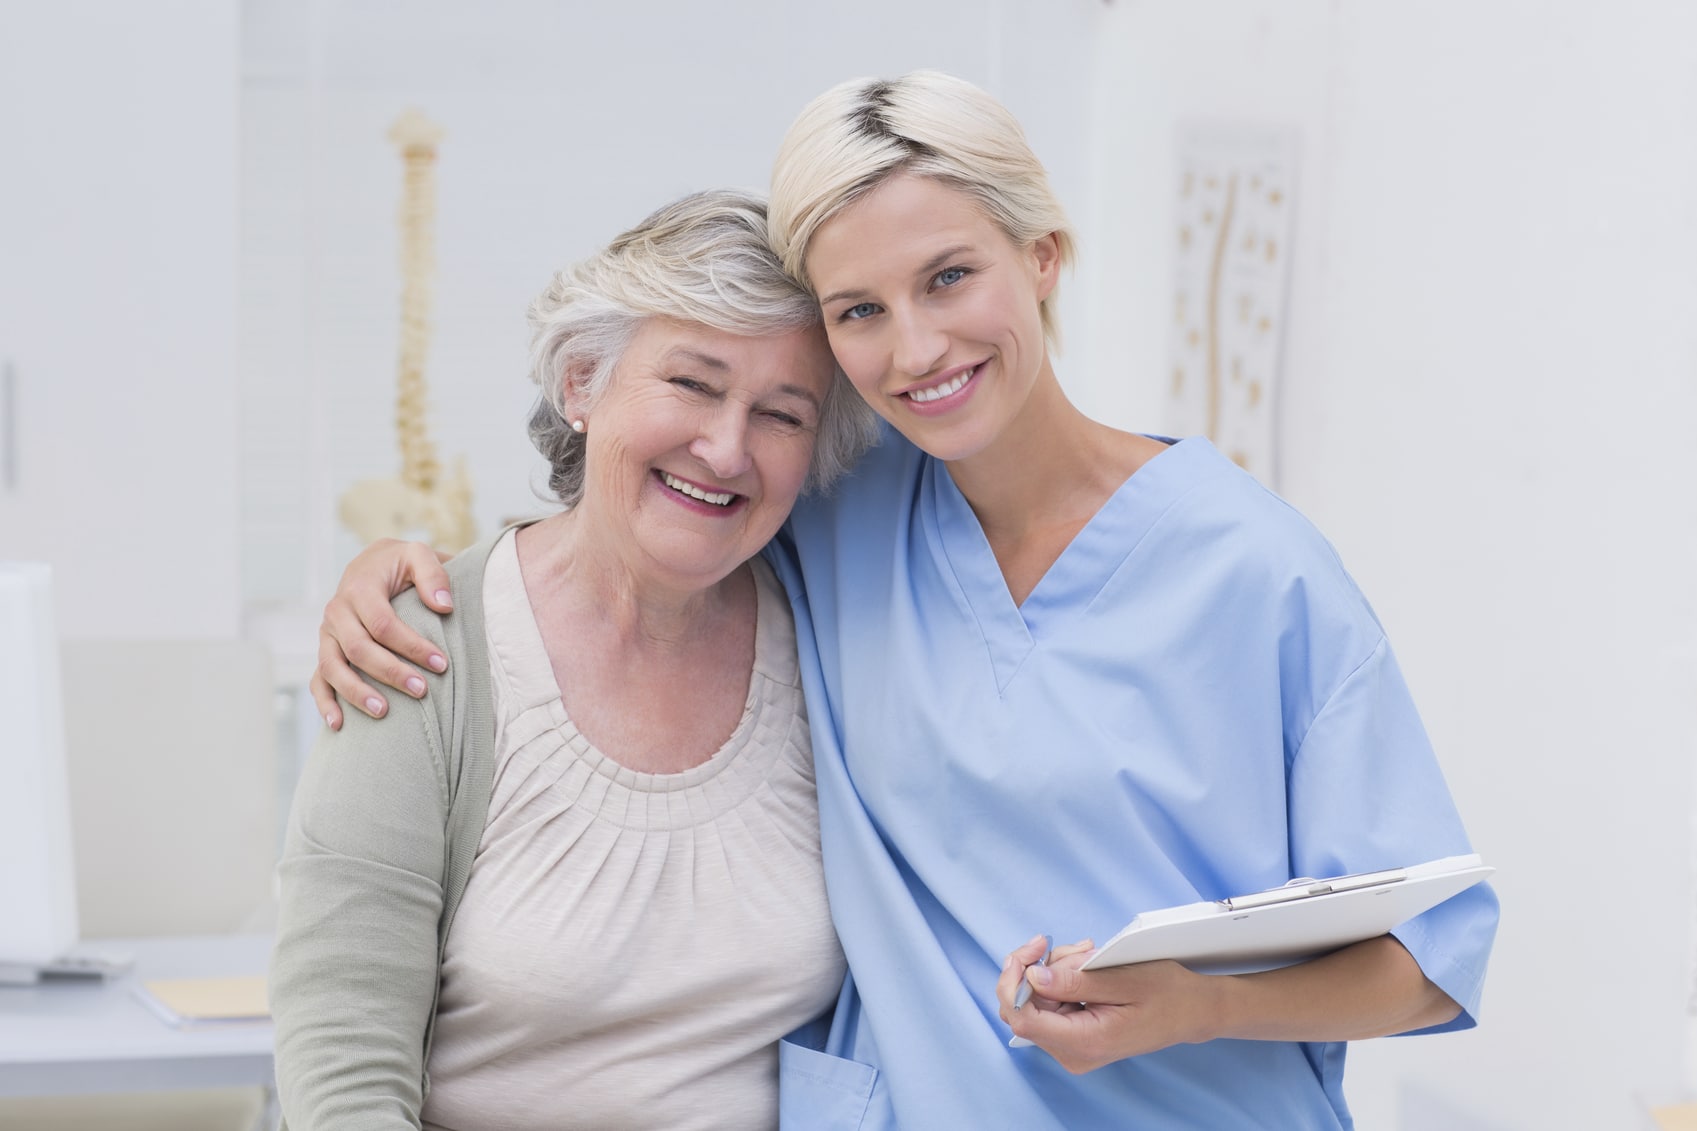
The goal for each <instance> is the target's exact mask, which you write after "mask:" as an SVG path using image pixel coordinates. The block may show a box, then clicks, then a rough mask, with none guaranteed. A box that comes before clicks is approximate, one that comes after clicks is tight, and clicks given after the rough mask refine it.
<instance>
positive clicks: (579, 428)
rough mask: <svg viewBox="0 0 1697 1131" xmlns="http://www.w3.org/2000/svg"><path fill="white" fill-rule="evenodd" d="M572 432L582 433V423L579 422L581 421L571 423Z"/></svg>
mask: <svg viewBox="0 0 1697 1131" xmlns="http://www.w3.org/2000/svg"><path fill="white" fill-rule="evenodd" d="M572 431H573V432H578V433H581V432H582V431H583V421H581V420H574V421H572Z"/></svg>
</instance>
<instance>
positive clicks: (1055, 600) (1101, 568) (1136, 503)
mask: <svg viewBox="0 0 1697 1131" xmlns="http://www.w3.org/2000/svg"><path fill="white" fill-rule="evenodd" d="M1157 438H1159V437H1157ZM1219 458H1220V457H1219V455H1218V453H1217V452H1216V451H1215V449H1214V446H1213V445H1212V444H1210V443H1209V442H1208V441H1207V440H1206V439H1203V438H1201V437H1191V438H1189V439H1186V440H1181V441H1178V442H1177V443H1170V444H1169V446H1168V448H1167V450H1166V451H1164V452H1160V453H1158V454H1157V455H1155V456H1154V457H1153V458H1152V459H1150V460H1149V461H1148V462H1147V463H1145V464H1144V465H1143V466H1142V467H1140V468H1138V469H1137V470H1136V471H1135V472H1133V473H1132V474H1131V475H1130V476H1128V477H1127V478H1126V481H1125V482H1124V483H1121V484H1120V485H1119V487H1118V488H1116V489H1115V491H1114V493H1113V494H1112V495H1109V496H1108V499H1107V501H1106V502H1104V503H1103V504H1102V506H1101V507H1100V508H1099V509H1098V510H1097V511H1096V513H1095V514H1094V515H1092V516H1091V517H1090V521H1088V522H1086V523H1085V524H1084V527H1083V529H1081V530H1080V531H1079V532H1078V534H1077V535H1075V536H1074V537H1073V540H1072V541H1071V542H1070V543H1068V544H1067V547H1066V549H1064V550H1062V551H1061V555H1060V557H1058V558H1056V559H1055V561H1054V563H1053V564H1052V565H1050V566H1049V569H1048V572H1046V573H1045V574H1044V575H1043V576H1042V578H1041V579H1040V580H1039V581H1038V582H1037V586H1036V588H1034V589H1033V590H1032V591H1031V593H1030V594H1029V595H1028V596H1027V597H1026V598H1025V603H1024V604H1015V603H1014V599H1013V594H1012V593H1011V592H1010V591H1009V589H1008V584H1007V579H1006V578H1004V577H1003V576H1002V567H1001V565H1000V564H999V563H998V562H997V561H996V554H995V551H993V550H992V549H991V548H990V540H989V538H987V537H986V536H985V534H984V527H983V526H982V525H980V524H979V521H978V515H977V514H975V513H974V512H973V509H972V504H971V503H969V502H967V501H966V496H965V495H963V494H961V492H960V488H959V487H957V486H955V481H954V478H953V477H952V476H951V475H950V474H949V470H948V466H947V465H946V464H944V463H943V462H942V461H941V460H935V459H933V460H927V461H926V467H925V470H924V479H925V482H924V486H923V488H922V494H921V497H922V498H923V499H924V500H925V501H926V503H927V504H928V505H927V507H926V509H927V510H928V511H929V517H930V520H931V523H932V524H933V528H934V532H935V537H936V540H937V544H938V545H939V546H940V547H941V548H942V551H943V558H944V561H945V562H946V564H947V566H948V568H949V569H950V570H951V571H952V572H953V574H954V578H955V581H956V583H957V584H958V585H959V586H960V591H961V593H962V595H963V597H964V599H965V601H966V604H967V606H968V608H970V609H971V611H972V615H973V617H974V619H975V620H976V621H977V623H978V628H979V631H980V632H981V633H982V634H983V636H984V644H985V647H986V649H987V650H988V653H989V656H990V665H991V667H992V668H993V669H994V672H995V676H996V687H997V690H1006V688H1007V686H1008V684H1009V683H1010V682H1011V681H1012V680H1013V678H1014V676H1015V675H1016V674H1018V672H1019V669H1020V665H1022V664H1023V663H1024V662H1025V658H1026V657H1027V656H1029V655H1030V654H1031V650H1032V649H1033V648H1034V647H1035V646H1036V645H1037V643H1038V641H1040V640H1042V639H1043V638H1044V636H1045V635H1047V634H1050V633H1053V632H1055V631H1059V630H1061V629H1063V628H1064V627H1065V626H1066V624H1067V623H1069V622H1070V621H1072V620H1073V619H1076V618H1078V617H1080V616H1087V615H1088V614H1089V609H1090V605H1091V602H1092V601H1094V600H1095V598H1096V595H1097V594H1098V593H1100V592H1101V590H1102V588H1103V586H1105V585H1106V584H1107V583H1108V580H1109V579H1110V578H1111V577H1113V575H1114V573H1115V571H1116V570H1117V569H1118V568H1119V566H1120V563H1122V562H1123V561H1125V559H1126V558H1127V557H1129V556H1130V555H1131V553H1132V551H1134V550H1135V549H1136V548H1137V545H1138V543H1139V542H1141V541H1142V540H1143V537H1144V536H1145V535H1146V534H1148V533H1149V531H1150V530H1151V529H1153V528H1154V526H1155V523H1156V522H1157V521H1158V520H1159V519H1160V517H1161V515H1162V514H1163V513H1165V512H1166V510H1167V508H1169V507H1171V506H1172V505H1173V503H1174V502H1176V501H1177V500H1178V499H1179V498H1180V497H1182V496H1183V495H1184V494H1185V492H1187V491H1188V490H1190V489H1191V488H1193V487H1195V486H1196V484H1197V483H1198V482H1199V481H1201V479H1202V478H1203V477H1202V476H1201V475H1199V474H1198V471H1199V465H1200V464H1203V463H1206V462H1209V461H1212V460H1217V459H1219Z"/></svg>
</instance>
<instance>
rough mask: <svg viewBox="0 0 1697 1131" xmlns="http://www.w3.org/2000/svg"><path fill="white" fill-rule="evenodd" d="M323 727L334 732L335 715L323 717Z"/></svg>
mask: <svg viewBox="0 0 1697 1131" xmlns="http://www.w3.org/2000/svg"><path fill="white" fill-rule="evenodd" d="M324 725H325V726H327V727H329V728H330V729H331V730H335V729H336V716H335V715H325V716H324Z"/></svg>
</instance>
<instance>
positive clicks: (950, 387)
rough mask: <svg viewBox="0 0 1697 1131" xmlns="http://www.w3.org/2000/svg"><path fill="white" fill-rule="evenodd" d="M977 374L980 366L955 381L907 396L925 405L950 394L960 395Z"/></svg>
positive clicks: (914, 391) (918, 390)
mask: <svg viewBox="0 0 1697 1131" xmlns="http://www.w3.org/2000/svg"><path fill="white" fill-rule="evenodd" d="M977 372H978V366H976V365H974V366H973V367H972V368H971V369H968V370H967V371H966V372H965V373H962V374H961V375H960V376H959V377H956V378H955V379H954V380H953V381H944V382H943V383H942V384H941V385H933V386H932V387H931V388H929V389H915V390H913V392H911V393H909V394H908V395H907V397H908V400H912V401H918V402H919V403H920V404H924V403H925V402H926V401H937V400H942V399H943V398H944V397H946V396H948V395H949V394H950V393H958V392H960V391H961V390H962V389H964V388H966V383H967V382H968V381H970V380H972V375H973V374H974V373H977Z"/></svg>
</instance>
